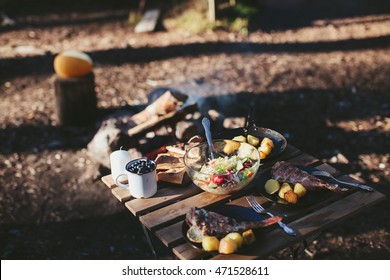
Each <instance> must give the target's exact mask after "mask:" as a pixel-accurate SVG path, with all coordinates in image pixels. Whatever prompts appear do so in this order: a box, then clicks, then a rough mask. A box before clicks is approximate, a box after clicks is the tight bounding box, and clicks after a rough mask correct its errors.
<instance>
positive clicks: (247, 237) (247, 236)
mask: <svg viewBox="0 0 390 280" xmlns="http://www.w3.org/2000/svg"><path fill="white" fill-rule="evenodd" d="M242 239H243V244H244V245H249V244H252V243H253V242H255V241H256V237H255V234H254V233H253V230H251V229H247V230H246V231H244V232H243V233H242Z"/></svg>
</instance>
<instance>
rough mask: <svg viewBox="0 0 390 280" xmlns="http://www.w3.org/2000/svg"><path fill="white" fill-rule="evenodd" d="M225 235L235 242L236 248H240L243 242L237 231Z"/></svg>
mask: <svg viewBox="0 0 390 280" xmlns="http://www.w3.org/2000/svg"><path fill="white" fill-rule="evenodd" d="M225 237H228V238H230V239H232V240H233V241H234V242H235V243H236V244H237V247H238V248H240V247H241V246H242V244H243V242H244V238H243V237H242V235H241V234H239V233H238V232H231V233H229V234H227V235H226V236H225Z"/></svg>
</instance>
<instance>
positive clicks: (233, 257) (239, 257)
mask: <svg viewBox="0 0 390 280" xmlns="http://www.w3.org/2000/svg"><path fill="white" fill-rule="evenodd" d="M256 259H258V256H257V255H255V254H253V255H240V254H229V255H222V254H218V255H216V256H215V257H212V258H210V260H256Z"/></svg>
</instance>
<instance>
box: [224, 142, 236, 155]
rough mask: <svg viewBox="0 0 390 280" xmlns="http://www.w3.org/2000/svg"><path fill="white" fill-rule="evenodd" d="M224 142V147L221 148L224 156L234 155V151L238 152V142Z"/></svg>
mask: <svg viewBox="0 0 390 280" xmlns="http://www.w3.org/2000/svg"><path fill="white" fill-rule="evenodd" d="M224 141H225V143H226V144H225V146H224V147H223V152H224V153H225V154H228V155H230V154H232V153H234V152H235V151H237V150H238V148H240V143H239V142H236V141H233V140H224Z"/></svg>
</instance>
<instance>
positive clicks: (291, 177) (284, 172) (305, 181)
mask: <svg viewBox="0 0 390 280" xmlns="http://www.w3.org/2000/svg"><path fill="white" fill-rule="evenodd" d="M271 176H272V179H275V180H276V181H279V182H284V183H290V184H295V183H301V184H302V185H303V186H304V187H305V188H306V189H307V190H309V191H313V190H324V189H328V190H330V191H332V192H335V193H343V192H345V191H347V190H348V189H346V188H340V187H339V186H338V185H337V184H328V183H326V182H324V181H322V180H320V179H318V178H317V177H315V176H312V175H310V174H309V173H307V172H305V171H303V170H300V169H298V168H297V167H295V166H293V165H291V164H290V163H288V162H285V161H279V162H277V163H275V164H274V166H273V167H272V169H271Z"/></svg>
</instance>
